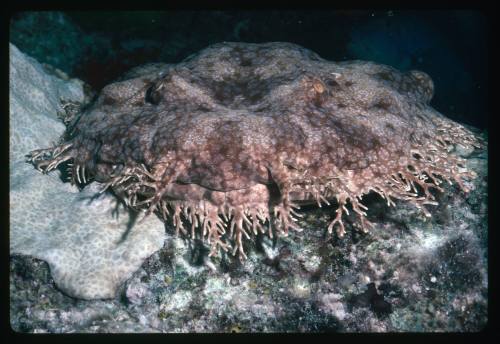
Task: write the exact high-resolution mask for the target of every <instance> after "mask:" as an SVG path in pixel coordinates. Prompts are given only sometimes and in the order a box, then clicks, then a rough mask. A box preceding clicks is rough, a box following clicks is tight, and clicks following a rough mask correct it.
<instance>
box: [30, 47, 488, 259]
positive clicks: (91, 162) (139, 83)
mask: <svg viewBox="0 0 500 344" xmlns="http://www.w3.org/2000/svg"><path fill="white" fill-rule="evenodd" d="M433 91H434V86H433V82H432V80H431V78H430V77H429V76H428V75H427V74H425V73H423V72H420V71H408V72H400V71H398V70H396V69H394V68H391V67H389V66H385V65H381V64H376V63H372V62H365V61H346V62H331V61H327V60H324V59H322V58H321V57H319V56H318V55H317V54H315V53H314V52H312V51H310V50H307V49H305V48H302V47H300V46H297V45H294V44H290V43H265V44H249V43H219V44H215V45H212V46H210V47H208V48H206V49H204V50H202V51H200V52H199V53H198V54H195V55H192V56H190V57H188V58H187V59H186V60H184V61H183V62H181V63H178V64H172V65H167V64H150V65H145V66H141V67H138V68H136V69H134V70H132V71H130V72H129V73H128V74H127V75H125V76H124V77H122V78H121V79H120V80H119V81H117V82H114V83H112V84H110V85H108V86H106V87H105V88H104V89H103V90H102V91H101V93H100V95H99V97H98V98H97V99H96V101H95V102H94V103H93V104H92V105H91V106H90V107H89V108H88V109H87V110H85V111H84V112H83V113H82V114H81V115H80V116H77V117H76V118H75V119H74V120H73V121H71V123H68V130H67V133H66V135H65V137H64V138H63V140H62V142H61V144H59V145H57V146H55V147H52V148H48V149H40V150H37V151H34V152H31V153H30V155H29V159H28V160H29V161H30V162H31V163H33V164H34V165H35V166H36V168H38V169H39V170H41V171H43V172H49V171H51V170H53V169H55V168H57V167H58V166H59V165H61V164H62V165H63V166H65V167H66V168H68V169H69V171H70V179H71V181H72V183H76V184H79V185H81V186H84V185H85V184H88V183H90V182H92V181H97V182H99V183H103V184H104V185H103V191H104V190H106V189H111V190H112V191H113V192H114V193H115V194H116V195H117V196H118V197H119V198H120V199H122V200H123V201H124V202H125V203H126V204H127V205H128V206H129V207H130V208H133V209H136V210H141V211H145V214H144V215H145V216H147V215H149V214H150V213H153V212H155V213H157V214H158V215H159V216H161V217H162V218H163V219H165V221H167V220H169V221H170V220H171V221H172V222H173V225H174V226H175V227H176V230H177V232H179V231H181V232H183V233H190V234H191V236H192V237H202V238H203V239H205V240H207V242H208V243H209V244H210V246H211V255H213V254H216V253H217V252H218V251H219V248H222V249H224V250H228V249H230V250H231V252H232V253H233V254H234V255H235V254H238V255H239V257H240V259H244V258H245V257H246V255H245V252H244V249H243V239H244V238H250V237H251V236H252V235H255V234H257V233H258V232H262V233H267V234H268V235H269V236H273V235H276V234H277V235H286V234H287V233H288V229H289V228H292V229H296V230H300V228H299V227H298V225H297V224H296V217H297V216H300V213H297V212H296V210H297V208H299V206H300V205H301V204H305V203H311V202H314V203H317V204H318V205H319V206H321V205H322V204H330V203H333V204H335V205H336V207H335V208H334V209H336V210H334V211H333V214H332V221H331V223H330V225H329V226H328V231H329V232H332V230H333V229H336V231H337V233H338V235H339V236H342V235H343V234H344V233H345V226H344V222H343V216H344V215H343V214H344V213H348V212H349V210H350V211H352V212H354V213H355V214H356V215H357V216H358V219H359V221H358V222H359V227H360V228H361V229H362V230H367V229H368V227H370V226H372V224H371V223H370V222H368V221H367V219H366V212H365V211H366V209H367V208H366V206H364V205H363V204H362V203H361V199H362V196H363V195H366V194H368V193H370V192H375V193H378V194H379V195H380V196H381V197H382V198H383V199H384V201H385V202H387V204H388V205H395V203H394V200H395V199H400V200H406V201H408V202H411V203H413V204H414V205H415V206H417V207H418V208H419V209H421V210H422V211H423V212H424V214H425V215H426V216H431V212H430V211H431V209H426V207H425V206H426V205H435V204H437V203H436V201H435V198H434V195H433V193H432V192H431V189H437V190H440V191H442V188H441V186H440V185H441V184H442V183H443V182H447V183H450V184H451V183H457V184H458V185H459V186H460V188H461V189H462V190H463V191H465V192H467V191H468V185H469V183H468V181H469V180H470V179H471V178H473V177H474V175H475V174H474V172H473V171H469V170H468V169H467V168H466V166H465V164H464V161H463V160H462V159H461V158H460V157H458V156H457V155H456V154H454V148H455V146H456V145H460V146H463V147H468V148H469V149H473V148H474V147H477V148H479V147H481V145H483V144H484V143H483V142H480V140H479V139H478V138H477V137H476V136H475V135H474V134H473V133H472V132H470V131H469V130H467V129H466V128H464V127H463V126H462V125H460V124H458V123H455V122H453V121H452V120H450V119H448V118H446V117H444V116H443V115H441V114H440V113H438V112H437V111H436V110H435V109H433V108H432V107H431V106H430V105H429V102H430V100H431V98H432V96H433Z"/></svg>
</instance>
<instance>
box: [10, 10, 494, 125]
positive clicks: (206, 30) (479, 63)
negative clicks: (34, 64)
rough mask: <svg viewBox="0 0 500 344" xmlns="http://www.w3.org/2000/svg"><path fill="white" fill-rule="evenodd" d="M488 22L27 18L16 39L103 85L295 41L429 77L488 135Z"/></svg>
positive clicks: (451, 112) (167, 15) (272, 16)
mask: <svg viewBox="0 0 500 344" xmlns="http://www.w3.org/2000/svg"><path fill="white" fill-rule="evenodd" d="M487 20H488V18H487V16H486V15H485V14H483V13H481V12H478V11H464V10H455V11H451V10H439V11H429V10H419V11H390V10H384V11H362V10H356V11H352V10H344V11H340V10H331V11H330V10H321V11H312V10H311V11H304V10H302V11H268V10H259V11H242V10H240V11H170V12H65V13H62V14H54V13H50V12H44V13H19V14H17V15H15V16H14V17H13V18H12V21H11V41H12V42H13V43H14V44H16V45H17V46H18V47H19V48H20V49H21V50H23V51H24V52H27V53H29V54H31V55H32V56H34V57H35V58H37V59H39V60H41V61H44V62H48V63H51V64H53V65H55V66H56V67H58V68H60V69H62V70H64V71H65V72H67V73H68V74H69V75H71V76H74V77H78V78H80V79H83V80H85V81H86V82H88V83H89V84H91V86H93V87H94V88H96V89H99V88H101V87H103V86H104V85H106V84H107V83H109V82H110V81H111V80H113V79H114V78H116V77H117V76H119V75H120V74H122V73H123V72H124V71H126V70H127V69H129V68H131V67H133V66H136V65H139V64H142V63H145V62H154V61H162V62H172V63H176V62H179V61H181V60H182V59H183V58H185V57H187V56H188V55H190V54H192V53H195V52H197V51H199V50H200V49H203V48H204V47H206V46H207V45H209V44H212V43H216V42H221V41H244V42H255V43H258V42H268V41H287V42H292V43H297V44H300V45H302V46H304V47H307V48H309V49H311V50H314V51H315V52H317V53H318V54H319V55H321V56H322V57H323V58H326V59H329V60H335V61H340V60H350V59H362V60H371V61H375V62H378V63H384V64H388V65H391V66H393V67H396V68H398V69H401V70H410V69H418V70H422V71H425V72H426V73H428V74H429V75H430V76H431V77H432V79H433V80H434V83H435V96H434V99H433V101H432V105H433V106H434V107H435V108H436V109H437V110H438V111H440V112H442V113H443V114H445V115H446V116H448V117H450V118H452V119H454V120H456V121H459V122H462V123H466V124H470V125H473V126H476V127H479V128H482V129H485V128H486V127H487V118H488V108H487V91H488V90H487V76H488V50H487V48H488V22H487Z"/></svg>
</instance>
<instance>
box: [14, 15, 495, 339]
mask: <svg viewBox="0 0 500 344" xmlns="http://www.w3.org/2000/svg"><path fill="white" fill-rule="evenodd" d="M489 25H490V24H489V22H488V17H487V16H486V14H485V13H483V12H480V11H472V10H415V11H413V10H411V11H410V10H390V9H386V10H376V11H373V10H325V9H322V10H232V11H209V10H175V11H147V12H146V11H144V12H139V11H134V12H118V11H112V12H111V11H108V12H104V11H100V12H94V11H65V12H61V11H43V12H36V11H32V12H17V13H15V14H13V15H12V16H11V21H10V42H11V43H12V44H13V45H14V46H15V47H17V48H18V50H17V49H16V50H15V51H14V49H13V48H11V79H10V81H11V86H10V87H11V97H10V100H11V111H10V112H11V125H12V123H14V121H13V120H12V118H13V117H14V116H13V113H14V115H15V116H18V117H19V118H20V119H21V120H19V121H18V122H15V123H27V124H26V127H27V128H28V124H31V123H29V122H30V121H32V122H33V123H34V126H39V127H40V128H41V129H45V128H46V127H45V123H46V122H43V125H42V124H39V122H38V118H40V117H41V118H44V120H46V121H47V123H48V124H47V127H52V126H56V125H57V124H59V125H60V126H62V123H61V122H60V121H57V120H54V119H56V117H57V115H56V111H55V110H54V111H52V113H49V114H48V115H47V113H45V112H44V111H40V108H42V106H39V105H40V104H42V105H46V104H45V103H44V101H45V98H43V97H34V96H32V94H34V93H36V92H38V91H39V90H40V89H42V88H43V87H44V86H46V85H43V82H41V81H40V83H38V81H39V80H38V79H37V78H38V77H39V79H40V80H42V81H45V80H46V79H45V78H49V76H48V75H50V77H52V74H53V70H51V69H50V68H47V70H42V68H35V67H33V66H34V65H37V62H36V61H38V62H39V63H42V64H47V65H50V66H53V67H56V68H57V69H59V70H61V71H63V72H64V73H66V74H67V77H69V78H76V79H80V80H83V81H84V82H85V83H87V84H88V86H90V87H89V88H90V89H92V90H93V91H94V92H97V93H98V92H99V91H100V90H101V89H102V88H103V87H104V86H105V85H108V84H109V83H110V82H112V81H113V80H114V79H116V78H118V77H119V76H121V75H122V74H123V73H124V72H126V71H127V70H129V69H131V68H132V67H135V66H138V65H141V64H144V63H150V62H163V63H178V62H180V61H182V60H183V59H185V58H187V57H188V56H190V55H192V54H194V53H197V52H199V51H200V50H201V49H203V48H205V47H207V46H209V45H210V44H214V43H217V42H222V41H228V42H231V41H232V42H249V43H262V42H271V41H282V42H291V43H295V44H298V45H301V46H303V47H305V48H308V49H310V50H312V51H314V52H315V53H317V54H319V55H320V56H321V57H322V58H324V59H326V60H331V61H346V60H354V59H359V60H367V61H373V62H376V63H382V64H387V65H390V66H392V67H394V68H397V69H400V70H403V71H406V70H413V69H416V70H421V71H424V72H426V73H427V74H429V76H431V78H432V80H433V81H434V84H435V91H434V97H433V99H432V101H431V105H432V106H433V107H434V108H435V109H436V110H438V111H439V112H440V113H442V114H443V115H445V116H446V117H448V118H451V119H453V120H454V121H457V122H459V123H463V124H466V125H468V126H471V127H475V128H478V129H479V130H480V131H481V132H482V133H481V135H482V136H483V138H485V139H487V135H488V106H487V104H488V99H487V94H488V73H489V71H488V63H489V61H488V53H489V52H488V43H489V40H490V39H491V37H489V31H488V30H489ZM13 51H14V53H13ZM23 54H25V55H26V56H29V57H33V58H34V59H35V60H36V61H34V60H31V59H29V58H27V57H26V56H24V55H23ZM12 66H15V67H16V68H17V70H19V71H22V72H26V71H27V70H31V69H29V68H28V67H30V68H31V67H33V68H32V69H33V70H34V71H32V72H33V75H34V76H35V77H32V74H30V73H27V72H26V73H25V74H24V75H22V74H23V73H21V72H19V73H18V74H16V75H15V77H12V75H13V74H12V70H13V69H14V68H12ZM37 73H40V74H41V76H40V75H39V74H37ZM44 73H46V74H44ZM56 74H57V73H56ZM63 79H65V78H63ZM13 81H14V82H13ZM64 82H65V84H64V85H63V86H58V87H60V88H61V89H65V90H66V92H67V93H68V95H69V94H70V93H71V92H70V91H71V90H73V89H72V88H71V87H73V86H74V85H73V83H72V82H71V80H69V81H68V80H66V79H65V81H64ZM40 84H42V86H40ZM74 84H76V82H75V83H74ZM13 85H14V86H15V87H13ZM30 87H31V88H32V89H30ZM37 87H39V89H37ZM14 88H16V91H18V90H22V91H26V92H25V93H22V92H19V94H16V93H15V92H13V91H12V90H13V89H14ZM46 88H47V89H49V88H50V90H48V91H47V92H46V93H47V94H49V95H50V96H53V97H54V99H55V98H57V97H60V96H61V94H60V93H59V92H58V90H59V89H58V88H56V87H55V86H54V87H53V88H51V87H46ZM26 89H27V90H26ZM68 90H69V91H68ZM43 91H45V90H43ZM39 93H43V92H39ZM13 94H14V96H15V97H13V96H12V95H13ZM63 95H65V94H63ZM72 96H73V97H74V98H77V97H76V96H75V95H74V94H72ZM14 98H16V101H17V103H19V104H20V105H19V109H20V110H19V111H12V108H13V106H12V104H13V103H14V101H13V99H14ZM49 98H50V97H49ZM68 98H69V96H68ZM40 99H41V100H40ZM25 104H27V105H25ZM23 106H24V107H23ZM46 108H47V109H51V107H49V106H47V107H46ZM54 108H55V107H54ZM21 110H23V111H24V112H26V113H28V114H29V115H30V116H32V113H30V112H29V111H32V112H33V113H35V114H36V115H37V116H38V115H39V114H40V113H41V115H40V116H38V117H35V116H32V117H28V116H27V115H26V117H22V116H19V115H20V114H21V115H22V113H21V112H22V111H21ZM42 110H45V111H46V112H50V111H49V110H46V109H45V107H43V108H42ZM49 115H50V116H49ZM51 116H52V117H51ZM24 118H28V119H26V120H25V119H24ZM33 119H35V120H33ZM22 121H25V122H22ZM55 122H57V123H56V124H54V123H55ZM40 123H42V121H40ZM21 127H22V126H21V125H18V127H17V128H14V129H15V130H11V135H12V132H14V131H16V132H19V133H21V134H20V135H19V137H22V138H23V139H26V137H25V136H27V135H24V134H25V133H28V134H30V135H33V137H35V136H37V135H38V136H42V137H43V136H44V135H46V134H45V133H44V132H43V131H42V130H41V129H40V130H39V131H38V132H35V131H30V130H31V127H29V128H28V129H26V130H25V128H24V127H23V128H21ZM11 129H12V127H11ZM28 136H29V135H28ZM37 138H38V137H37ZM27 139H28V140H27V141H29V140H31V139H32V138H31V137H28V138H27ZM11 146H12V144H11ZM19 156H21V155H19ZM487 159H488V156H487V151H486V150H482V151H480V152H478V153H475V154H472V155H471V156H470V157H468V163H469V164H470V165H471V166H473V167H474V170H476V172H477V174H478V178H476V182H475V183H476V184H475V187H476V189H475V190H474V191H472V192H471V193H470V194H469V195H468V196H467V197H465V196H463V195H462V194H460V193H459V192H457V191H456V189H455V188H454V186H447V192H445V193H443V195H442V196H440V205H439V206H438V207H436V208H435V210H434V212H433V214H434V215H433V218H432V219H431V220H430V221H427V222H423V221H422V220H421V219H420V218H419V216H418V214H417V212H416V210H415V209H413V208H412V207H410V206H407V205H405V204H402V206H400V207H399V208H398V209H394V208H388V207H386V206H385V203H383V202H382V203H380V202H378V199H376V198H374V197H370V196H367V197H366V199H364V201H367V202H371V204H372V206H371V207H370V213H369V215H370V216H371V217H372V218H374V219H376V220H377V223H378V224H379V225H378V228H376V229H375V230H373V231H371V232H370V233H369V234H368V235H365V234H360V233H358V232H357V231H349V232H348V233H347V235H346V237H345V238H344V239H342V240H339V239H336V238H333V239H329V240H328V241H326V242H325V240H324V232H325V231H324V228H325V226H326V225H325V224H328V223H329V221H330V220H331V215H332V209H331V208H329V207H323V208H321V209H306V211H305V212H304V220H303V224H304V226H305V228H306V232H307V235H302V236H300V235H291V236H289V237H288V238H280V240H279V241H278V244H277V245H274V244H273V245H271V244H270V242H269V241H265V240H267V239H263V241H262V242H260V241H257V240H256V243H255V245H254V244H252V245H253V246H252V248H251V250H250V252H251V254H250V255H249V259H248V261H247V262H246V263H245V264H243V265H242V264H240V263H239V262H237V261H231V260H227V261H226V260H222V261H220V262H219V261H217V263H218V265H217V269H218V270H217V272H213V271H211V270H210V269H208V268H207V264H206V262H205V261H204V260H203V256H206V255H207V252H205V251H203V249H204V248H203V245H202V244H200V242H194V243H193V242H190V241H183V240H182V239H181V238H179V237H175V235H174V234H173V231H172V227H171V226H170V225H168V226H166V228H164V227H163V224H161V226H159V227H157V228H156V229H155V230H157V232H158V233H157V236H158V237H160V238H161V240H157V242H156V244H157V245H158V246H163V247H161V249H159V250H157V249H156V248H155V250H154V251H155V253H154V254H153V255H152V256H150V257H149V258H147V259H146V260H145V261H144V263H143V264H142V265H141V267H140V269H139V270H137V272H135V273H134V274H133V276H132V277H131V278H129V279H128V280H127V281H126V283H124V284H123V285H122V286H121V287H120V289H119V290H118V293H117V296H116V297H115V298H111V299H108V300H83V299H81V300H80V299H75V298H72V297H70V296H68V295H66V294H65V293H63V292H61V290H60V289H58V288H57V286H56V283H55V282H54V278H53V277H52V275H53V273H54V271H51V269H50V268H49V265H48V264H47V263H46V262H45V261H44V260H41V259H37V258H34V257H33V256H30V255H24V254H13V255H11V260H10V277H11V278H10V304H9V306H10V322H11V323H10V325H11V328H12V329H13V330H14V331H16V332H30V333H47V332H49V333H69V332H90V333H96V332H101V333H102V332H477V331H481V330H483V329H485V327H486V326H487V325H488V306H489V305H488V295H487V294H488V287H489V286H488V264H487V262H488V248H487V247H488V221H487V220H488V219H487V217H488V168H487V165H488V161H487ZM12 160H13V159H11V178H10V181H11V184H10V185H11V191H10V192H11V196H12V194H13V193H15V192H18V193H19V194H20V195H22V197H25V196H26V195H29V192H31V191H33V194H35V195H36V193H37V192H38V193H44V192H45V193H46V194H47V195H48V196H47V195H46V199H47V203H48V205H47V207H48V208H50V206H51V205H52V204H53V203H54V204H56V201H57V200H58V199H57V198H58V197H59V198H60V199H62V201H61V200H59V203H58V204H64V208H62V209H55V210H54V214H56V216H55V218H57V217H58V216H62V215H64V216H65V217H63V218H62V220H57V221H55V222H54V223H53V224H50V225H53V227H50V225H47V228H49V229H50V230H52V229H55V230H54V232H56V233H57V230H58V229H59V228H62V227H64V226H67V227H68V228H69V226H70V225H71V224H72V223H73V222H78V221H81V220H82V219H85V218H93V217H95V218H96V219H99V221H100V219H101V218H106V219H107V218H111V217H112V216H111V215H110V214H109V213H111V210H110V209H112V207H111V205H109V207H108V208H106V207H102V206H99V203H97V204H96V203H94V204H93V205H90V202H89V205H88V204H87V203H84V202H83V201H81V202H80V201H78V202H80V203H78V202H76V201H74V202H73V201H71V202H70V201H67V200H66V197H67V198H68V199H71V200H73V198H70V197H75V199H76V198H77V197H79V198H80V199H81V200H83V199H84V197H87V196H89V195H91V194H92V192H93V191H95V190H93V189H91V188H89V189H90V191H89V190H87V188H85V189H84V190H82V191H81V192H78V190H76V191H75V190H72V189H70V186H69V185H68V184H69V183H63V182H62V181H60V180H59V179H58V178H57V177H54V178H53V179H52V180H51V183H53V184H50V185H53V186H48V184H47V183H43V184H42V183H38V182H37V181H38V179H35V178H37V177H38V172H36V171H34V169H33V168H32V166H29V165H28V164H26V163H25V162H24V161H22V162H20V164H19V165H20V166H21V168H18V167H16V168H18V170H22V169H26V170H28V168H29V171H28V172H29V173H33V174H34V176H33V177H32V178H33V179H29V181H30V183H31V184H30V183H27V182H26V178H25V174H22V173H18V175H14V177H15V178H13V175H12V171H16V169H15V168H13V167H12V166H13V164H12ZM22 171H24V170H22ZM28 172H26V175H28ZM23 173H24V172H23ZM23 178H25V179H23ZM30 178H31V177H30ZM43 178H48V177H47V176H43ZM23 185H24V186H26V185H28V187H26V189H28V190H18V189H21V187H20V186H23ZM32 185H34V186H35V187H31V186H32ZM30 187H31V189H30ZM56 187H57V188H56ZM47 190H49V191H51V192H52V193H48V191H47ZM21 191H23V192H24V193H21ZM72 192H73V193H72ZM52 196H53V197H52ZM372 196H373V195H372ZM22 197H21V196H19V198H18V199H22V200H23V202H24V201H26V200H28V201H29V199H26V198H24V199H23V198H22ZM51 197H52V198H53V199H52V198H51ZM89 198H90V197H89ZM12 199H13V198H12V197H11V205H12V203H13V202H12ZM33 199H35V198H33ZM20 203H21V202H20ZM76 204H78V206H76ZM116 209H118V206H117V207H116ZM98 212H100V213H99V214H97V213H98ZM12 214H13V212H12V211H11V215H12ZM54 214H51V216H52V215H54ZM89 214H90V215H89ZM124 214H125V212H124ZM44 215H46V214H44ZM75 219H76V221H75ZM21 220H22V219H20V221H19V222H22V221H21ZM65 221H66V222H65ZM96 221H97V222H96V223H99V222H98V220H96ZM120 221H122V222H123V223H126V221H127V220H126V219H125V216H121V218H120ZM22 223H23V225H24V222H22ZM127 225H128V224H127ZM11 227H13V226H12V222H11ZM88 227H89V228H90V227H91V228H92V229H93V230H95V231H96V232H98V231H99V230H101V229H102V228H101V227H98V226H95V224H94V222H91V221H89V224H88ZM94 227H97V228H94ZM103 228H104V229H106V228H105V227H104V226H103ZM127 228H128V227H127ZM29 229H31V228H30V227H28V230H29ZM86 229H88V228H86ZM140 230H142V228H141V229H140ZM140 230H138V231H137V232H138V233H140V234H137V239H134V238H133V239H134V240H137V241H139V239H141V237H144V232H140ZM11 233H12V232H11ZM163 236H165V238H166V239H164V237H163ZM142 239H144V238H142ZM11 240H12V235H11ZM61 241H62V242H63V240H61ZM84 244H85V245H90V243H88V242H86V243H84ZM141 245H142V242H141ZM271 246H272V248H271ZM42 249H43V248H42ZM263 252H264V253H265V254H264V253H263ZM204 264H205V265H204Z"/></svg>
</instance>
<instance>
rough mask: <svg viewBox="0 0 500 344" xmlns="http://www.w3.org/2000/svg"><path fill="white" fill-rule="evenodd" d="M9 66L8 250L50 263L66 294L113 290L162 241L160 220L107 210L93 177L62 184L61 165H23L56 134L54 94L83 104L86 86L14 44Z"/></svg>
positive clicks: (102, 294) (60, 129)
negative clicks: (84, 183) (85, 183)
mask: <svg viewBox="0 0 500 344" xmlns="http://www.w3.org/2000/svg"><path fill="white" fill-rule="evenodd" d="M9 71H10V78H9V86H10V97H9V105H10V114H9V124H10V147H9V148H10V152H9V157H10V161H9V163H10V180H9V181H10V193H9V196H10V209H9V211H10V233H9V234H10V235H9V239H10V253H11V254H12V255H19V254H21V255H26V256H33V257H36V258H38V259H43V260H45V261H46V262H48V263H49V266H50V271H51V275H52V277H53V278H54V281H55V283H56V284H57V286H58V287H59V288H60V289H61V290H62V291H64V292H65V293H66V294H68V295H70V296H73V297H78V298H84V299H95V298H108V297H113V296H114V295H115V293H116V289H117V287H118V286H119V285H120V284H122V283H123V281H125V280H126V279H127V278H129V277H130V275H131V274H132V273H133V272H134V271H136V270H137V269H138V268H139V267H140V265H141V264H142V262H143V261H144V259H145V258H147V257H149V256H150V255H151V254H153V253H154V252H155V251H156V250H158V249H159V248H161V247H162V245H163V241H164V237H165V230H164V226H163V224H162V223H161V221H159V220H158V219H156V218H153V217H151V218H150V219H148V221H146V222H145V223H143V224H141V225H138V226H134V228H132V229H131V228H129V226H128V224H129V223H130V216H127V214H126V212H124V211H123V207H121V206H120V207H118V209H119V210H120V213H119V217H113V216H112V214H111V209H113V208H114V207H115V208H116V199H115V198H114V197H112V195H101V197H99V198H98V199H95V198H94V197H93V196H94V194H95V193H97V192H98V190H99V188H98V185H97V184H95V185H91V186H90V187H88V188H86V189H85V190H83V191H82V192H79V190H78V188H77V187H76V186H72V185H70V184H69V183H62V181H61V178H60V174H59V173H58V172H59V171H57V173H53V174H51V175H50V176H49V177H48V178H47V177H46V176H43V175H41V174H40V173H38V172H37V171H35V170H34V169H33V167H32V166H30V165H28V164H26V162H25V159H24V154H25V153H26V151H29V150H32V149H35V148H36V147H40V146H46V145H50V144H54V142H57V141H58V139H59V137H60V136H61V135H62V134H63V133H64V130H65V127H64V125H63V124H62V123H61V122H60V121H59V120H58V118H57V115H58V113H59V112H61V113H62V112H64V110H63V108H62V107H61V103H60V100H61V99H62V100H65V101H71V102H79V103H84V102H85V94H84V87H83V85H82V82H81V81H79V80H76V79H71V80H64V79H61V78H60V77H58V76H56V75H50V74H48V70H47V69H45V68H44V67H42V65H40V64H39V63H38V62H37V61H35V60H34V59H32V58H30V57H28V56H26V55H24V54H23V53H22V52H20V51H19V50H18V49H17V48H16V47H15V46H14V45H10V68H9ZM59 74H60V73H59Z"/></svg>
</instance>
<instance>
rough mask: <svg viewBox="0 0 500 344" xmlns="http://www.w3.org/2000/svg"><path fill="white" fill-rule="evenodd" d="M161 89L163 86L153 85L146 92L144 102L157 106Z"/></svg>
mask: <svg viewBox="0 0 500 344" xmlns="http://www.w3.org/2000/svg"><path fill="white" fill-rule="evenodd" d="M162 88H163V84H153V85H152V86H151V87H149V88H148V89H147V90H146V94H145V97H144V100H145V101H146V103H149V104H153V105H158V104H159V103H160V100H161V92H160V91H161V89H162Z"/></svg>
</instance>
